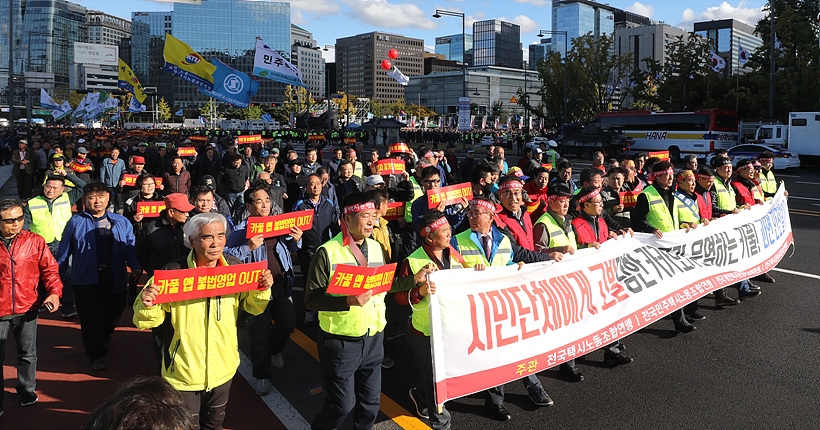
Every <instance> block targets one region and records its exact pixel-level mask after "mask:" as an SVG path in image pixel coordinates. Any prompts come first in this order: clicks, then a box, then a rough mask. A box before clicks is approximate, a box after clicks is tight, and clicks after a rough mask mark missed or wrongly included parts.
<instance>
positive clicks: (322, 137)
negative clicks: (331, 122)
mask: <svg viewBox="0 0 820 430" xmlns="http://www.w3.org/2000/svg"><path fill="white" fill-rule="evenodd" d="M308 140H325V135H324V134H311V135H310V136H308Z"/></svg>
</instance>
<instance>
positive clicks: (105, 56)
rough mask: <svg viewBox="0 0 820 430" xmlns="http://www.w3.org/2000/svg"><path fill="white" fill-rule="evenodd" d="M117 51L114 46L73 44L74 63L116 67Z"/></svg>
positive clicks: (116, 47) (118, 55) (117, 61)
mask: <svg viewBox="0 0 820 430" xmlns="http://www.w3.org/2000/svg"><path fill="white" fill-rule="evenodd" d="M119 49H120V48H119V47H118V46H116V45H100V44H96V43H82V42H74V63H77V64H101V65H104V66H118V65H119V58H120V54H119V53H120V51H119Z"/></svg>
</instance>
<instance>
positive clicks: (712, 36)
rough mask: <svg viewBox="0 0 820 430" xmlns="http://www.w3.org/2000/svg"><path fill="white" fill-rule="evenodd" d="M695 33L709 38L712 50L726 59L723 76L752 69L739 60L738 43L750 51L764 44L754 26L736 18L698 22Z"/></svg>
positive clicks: (743, 72) (744, 72) (741, 73)
mask: <svg viewBox="0 0 820 430" xmlns="http://www.w3.org/2000/svg"><path fill="white" fill-rule="evenodd" d="M695 34H697V35H698V36H702V37H705V38H707V39H709V44H710V45H711V47H712V50H714V51H715V53H716V54H717V55H720V56H721V57H722V58H723V59H724V60H726V67H725V68H724V69H723V70H722V71H721V73H722V75H723V76H729V75H734V74H735V73H737V74H740V75H743V74H746V73H748V72H750V71H751V69H749V68H748V67H744V66H742V65H741V64H740V63H739V62H738V53H739V51H740V48H739V46H738V44H740V46H743V49H745V50H747V51H749V53H752V52H754V50H755V49H757V48H759V47H761V46H762V45H763V40H761V39H760V38H759V37H757V36H755V34H754V27H752V26H750V25H748V24H744V23H742V22H740V21H738V20H735V19H721V20H716V21H703V22H696V23H695Z"/></svg>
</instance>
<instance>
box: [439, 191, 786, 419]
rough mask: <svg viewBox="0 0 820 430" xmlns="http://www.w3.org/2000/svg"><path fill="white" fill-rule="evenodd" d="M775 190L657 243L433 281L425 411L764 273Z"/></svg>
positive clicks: (771, 248)
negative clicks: (430, 395) (430, 388)
mask: <svg viewBox="0 0 820 430" xmlns="http://www.w3.org/2000/svg"><path fill="white" fill-rule="evenodd" d="M783 191H784V190H783V188H782V187H781V189H780V190H779V192H778V194H777V195H776V196H775V197H774V198H773V199H772V200H770V201H769V202H766V203H765V204H763V205H757V206H755V207H753V208H752V209H751V210H744V211H742V212H741V213H739V214H736V215H731V216H728V217H724V218H721V219H719V220H715V221H713V222H712V223H710V224H709V225H708V226H705V227H704V226H701V227H698V228H696V229H693V230H691V231H690V232H688V233H687V232H685V231H684V230H678V231H674V232H670V233H665V234H664V235H663V239H657V238H656V237H655V236H654V235H648V234H642V233H636V234H635V237H634V238H619V239H618V240H612V239H610V240H608V241H607V242H605V243H604V244H603V246H602V247H601V248H600V249H598V250H595V249H588V250H581V251H578V252H576V253H575V254H574V255H572V256H568V257H567V258H565V259H564V260H563V261H561V262H560V263H554V262H548V263H539V264H528V265H525V266H524V268H523V269H522V270H520V271H519V270H517V266H511V267H492V268H488V269H487V270H485V271H482V272H476V271H474V270H472V269H454V270H443V271H440V272H436V273H434V274H433V275H432V276H431V279H432V280H433V281H434V282H435V283H436V285H438V286H439V288H438V290H437V292H436V294H435V295H434V296H433V297H434V299H433V300H431V305H430V311H429V312H430V314H431V344H432V349H433V373H434V377H435V381H436V403H437V404H443V403H444V402H445V401H447V400H450V399H455V398H458V397H463V396H466V395H469V394H472V393H476V392H479V391H482V390H485V389H487V388H491V387H494V386H497V385H501V384H505V383H507V382H511V381H514V380H516V379H520V378H522V377H523V376H527V375H529V374H533V373H536V372H540V371H542V370H544V369H547V368H550V367H553V366H556V365H558V364H561V363H563V362H565V361H569V360H571V359H573V358H576V357H580V356H582V355H584V354H587V353H589V352H592V351H595V350H596V349H599V348H601V347H604V346H606V345H607V344H609V343H611V342H613V341H615V340H618V339H621V338H623V337H625V336H628V335H630V334H632V333H634V332H636V331H638V330H640V329H642V328H644V327H646V326H647V325H649V324H652V323H654V322H655V321H658V320H659V319H661V318H663V317H664V316H666V315H668V314H669V313H671V312H672V311H674V310H676V309H679V308H681V307H683V306H684V305H686V304H687V303H690V302H692V301H694V300H697V299H698V298H700V297H703V296H704V295H706V294H708V293H710V292H712V291H714V290H716V289H718V288H721V287H725V286H729V285H731V284H733V283H735V282H738V281H740V280H742V279H747V278H750V277H752V276H755V275H757V274H760V273H764V272H767V271H769V270H770V269H772V268H773V267H774V266H776V265H777V263H778V262H780V260H781V259H782V258H783V256H784V255H785V253H786V252H787V250H788V248H789V247H790V246H791V244H792V243H793V238H792V231H791V223H790V220H789V212H788V205H787V202H786V198H785V197H784V195H783ZM670 329H671V323H670Z"/></svg>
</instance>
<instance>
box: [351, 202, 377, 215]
mask: <svg viewBox="0 0 820 430" xmlns="http://www.w3.org/2000/svg"><path fill="white" fill-rule="evenodd" d="M371 209H372V210H376V205H375V204H374V203H373V202H364V203H357V204H355V205H350V206H345V210H344V215H348V214H354V213H356V212H362V211H366V210H371Z"/></svg>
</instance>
